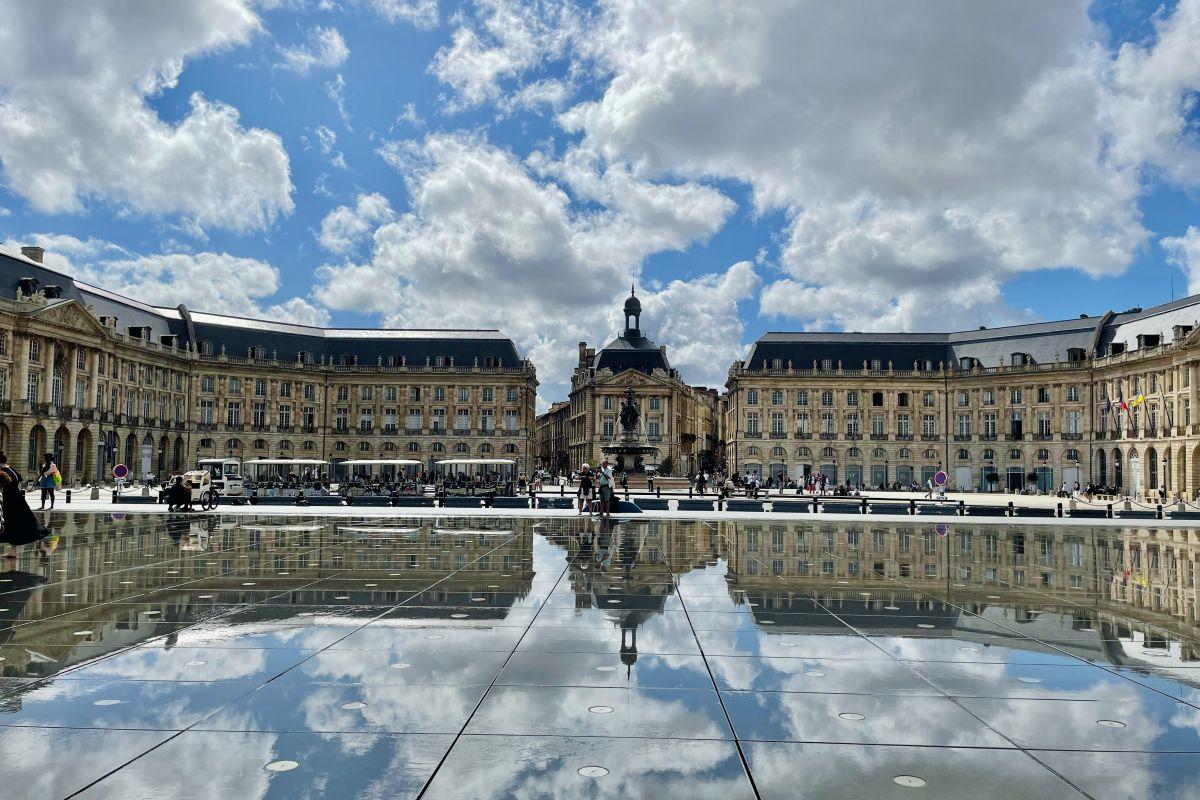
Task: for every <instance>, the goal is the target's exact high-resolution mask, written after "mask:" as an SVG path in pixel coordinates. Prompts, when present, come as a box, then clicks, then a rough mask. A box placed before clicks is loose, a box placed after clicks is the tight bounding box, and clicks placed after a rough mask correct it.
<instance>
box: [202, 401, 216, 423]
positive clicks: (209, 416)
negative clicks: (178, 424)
mask: <svg viewBox="0 0 1200 800" xmlns="http://www.w3.org/2000/svg"><path fill="white" fill-rule="evenodd" d="M215 409H216V401H214V400H201V401H200V424H201V425H212V424H213V422H214V421H215V413H216V411H215Z"/></svg>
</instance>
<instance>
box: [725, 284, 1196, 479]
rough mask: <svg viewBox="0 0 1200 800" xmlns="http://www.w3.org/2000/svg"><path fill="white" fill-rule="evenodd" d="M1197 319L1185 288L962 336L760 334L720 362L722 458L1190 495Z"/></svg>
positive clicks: (765, 466) (838, 473)
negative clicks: (1152, 299) (1165, 297)
mask: <svg viewBox="0 0 1200 800" xmlns="http://www.w3.org/2000/svg"><path fill="white" fill-rule="evenodd" d="M1198 318H1200V297H1189V298H1186V299H1184V300H1179V301H1176V302H1172V303H1168V304H1166V305H1162V306H1157V307H1155V308H1151V309H1147V310H1144V311H1143V310H1142V309H1140V308H1134V309H1130V310H1128V311H1124V312H1120V313H1112V312H1109V313H1106V314H1104V315H1102V316H1099V317H1087V316H1083V317H1080V318H1078V319H1071V320H1063V321H1058V322H1045V323H1036V324H1031V325H1017V326H1011V327H1004V328H994V329H984V328H980V329H979V330H975V331H965V332H959V333H835V332H814V333H768V334H766V335H764V336H763V337H761V338H760V339H759V340H758V341H757V342H755V343H754V345H753V346H752V347H751V348H750V352H749V354H748V356H747V358H746V360H745V361H738V362H736V363H734V364H733V366H732V367H731V368H730V370H729V378H728V381H727V383H726V387H727V389H728V395H727V400H728V402H727V403H726V405H725V408H724V421H723V423H722V430H723V431H724V436H725V438H726V439H727V441H728V449H727V458H728V461H729V462H730V465H731V466H732V467H734V468H736V469H738V470H743V471H744V470H750V471H757V472H762V473H768V472H769V473H772V474H777V473H779V472H787V473H788V474H789V475H791V476H793V477H799V476H801V475H804V474H806V473H808V472H814V471H821V472H825V473H827V474H829V475H832V476H834V477H836V478H837V479H838V480H839V481H844V482H850V483H854V484H858V485H864V486H879V485H881V484H891V483H893V482H897V481H899V482H900V483H903V484H906V483H909V482H912V481H917V482H920V483H923V482H924V481H925V480H926V479H927V478H928V477H929V476H931V475H932V474H933V473H934V472H935V471H936V470H937V469H938V468H939V467H940V468H943V469H945V470H946V472H947V473H948V475H949V477H950V485H951V487H952V488H963V489H974V490H987V489H993V488H999V489H1003V488H1018V487H1021V486H1024V485H1025V484H1026V483H1028V482H1029V481H1031V480H1036V483H1037V484H1038V486H1039V487H1040V488H1042V489H1047V488H1050V487H1054V488H1058V486H1059V484H1061V483H1062V482H1063V481H1066V482H1068V483H1069V482H1072V481H1075V480H1077V479H1078V480H1080V481H1081V482H1085V481H1093V482H1096V483H1099V484H1102V485H1116V486H1119V487H1121V488H1122V489H1123V490H1124V491H1125V492H1127V493H1131V494H1139V493H1145V492H1146V491H1147V490H1152V489H1157V488H1158V487H1160V486H1165V487H1166V488H1167V490H1168V491H1170V492H1173V493H1184V494H1186V496H1188V497H1194V496H1195V494H1196V492H1197V490H1198V489H1200V467H1197V466H1195V465H1197V464H1200V461H1198V460H1197V459H1200V424H1197V423H1200V421H1198V420H1194V419H1193V417H1192V414H1193V409H1195V408H1197V407H1198V405H1197V403H1198V399H1197V395H1196V393H1197V391H1200V375H1198V373H1197V370H1198V369H1200V349H1198V347H1197V343H1198V337H1200V333H1197V332H1196V330H1195V328H1196V322H1197V319H1198ZM1138 397H1142V398H1144V400H1143V401H1141V402H1138V403H1137V404H1133V401H1134V400H1135V399H1136V398H1138ZM1122 400H1124V401H1126V403H1128V404H1130V408H1129V411H1128V412H1125V411H1121V412H1120V413H1119V414H1118V413H1116V409H1115V406H1116V404H1117V403H1118V402H1119V401H1122ZM1108 401H1111V403H1112V406H1113V409H1112V411H1111V412H1110V410H1109V405H1108Z"/></svg>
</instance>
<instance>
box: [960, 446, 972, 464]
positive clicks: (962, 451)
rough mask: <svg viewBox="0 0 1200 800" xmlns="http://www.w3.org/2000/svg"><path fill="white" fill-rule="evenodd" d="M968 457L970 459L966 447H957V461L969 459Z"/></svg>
mask: <svg viewBox="0 0 1200 800" xmlns="http://www.w3.org/2000/svg"><path fill="white" fill-rule="evenodd" d="M970 459H971V454H970V453H968V452H967V450H966V448H965V447H964V448H959V451H958V460H959V461H969V460H970Z"/></svg>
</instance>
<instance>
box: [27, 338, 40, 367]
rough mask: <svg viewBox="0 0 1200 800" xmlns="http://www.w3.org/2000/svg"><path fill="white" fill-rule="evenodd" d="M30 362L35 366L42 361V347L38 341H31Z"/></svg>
mask: <svg viewBox="0 0 1200 800" xmlns="http://www.w3.org/2000/svg"><path fill="white" fill-rule="evenodd" d="M29 360H30V361H31V362H33V363H34V364H37V363H39V362H40V361H41V360H42V345H41V344H40V343H39V342H38V340H37V339H30V340H29Z"/></svg>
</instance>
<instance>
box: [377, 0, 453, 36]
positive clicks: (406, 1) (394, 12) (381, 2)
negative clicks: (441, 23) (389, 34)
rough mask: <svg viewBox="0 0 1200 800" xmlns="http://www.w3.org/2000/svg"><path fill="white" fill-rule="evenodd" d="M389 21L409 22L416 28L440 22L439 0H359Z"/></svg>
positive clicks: (430, 26)
mask: <svg viewBox="0 0 1200 800" xmlns="http://www.w3.org/2000/svg"><path fill="white" fill-rule="evenodd" d="M359 2H361V3H362V4H363V5H365V6H367V7H368V8H370V9H371V10H372V11H374V12H375V13H376V14H378V15H379V16H381V17H383V18H384V19H385V20H387V21H388V22H407V23H409V24H411V25H413V26H414V27H416V28H423V29H428V28H433V27H435V26H436V25H437V23H438V4H437V0H359Z"/></svg>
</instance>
